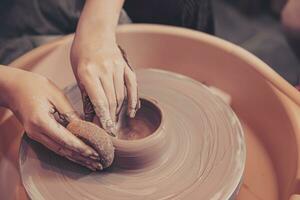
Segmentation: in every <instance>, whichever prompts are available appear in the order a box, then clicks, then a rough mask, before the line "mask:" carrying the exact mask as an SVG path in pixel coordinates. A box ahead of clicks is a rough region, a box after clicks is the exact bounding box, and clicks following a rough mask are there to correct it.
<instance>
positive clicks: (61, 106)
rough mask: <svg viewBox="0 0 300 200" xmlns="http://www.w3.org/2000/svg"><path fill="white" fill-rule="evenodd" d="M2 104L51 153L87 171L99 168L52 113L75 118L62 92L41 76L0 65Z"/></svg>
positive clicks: (94, 157)
mask: <svg viewBox="0 0 300 200" xmlns="http://www.w3.org/2000/svg"><path fill="white" fill-rule="evenodd" d="M0 83H2V84H0V89H2V90H4V91H1V93H2V94H5V96H4V95H3V96H2V97H1V100H2V103H3V105H4V106H5V107H8V108H9V109H11V110H12V111H13V113H14V114H15V115H16V117H17V118H18V120H19V121H20V122H21V123H22V124H23V127H24V129H25V131H26V133H27V135H28V136H29V137H30V138H31V139H33V140H36V141H38V142H40V143H41V144H43V145H44V146H46V147H47V148H49V149H50V150H52V151H54V152H55V153H57V154H59V155H61V156H64V157H66V158H68V159H69V160H71V161H74V162H76V163H79V164H81V165H83V166H85V167H88V168H89V169H91V170H96V169H100V166H99V162H98V160H99V159H100V158H99V155H98V154H97V152H96V151H95V150H94V149H92V148H91V147H89V146H88V145H86V144H85V143H83V142H82V141H81V140H80V139H78V138H77V137H76V136H74V135H73V134H72V133H71V132H69V131H68V130H67V129H66V128H65V127H64V126H62V125H61V124H60V123H59V122H58V121H56V120H55V118H54V113H56V112H57V113H60V116H61V117H64V118H65V119H66V120H68V121H70V120H72V119H75V118H78V116H77V114H76V112H75V111H74V109H73V108H72V106H71V105H70V104H69V102H68V100H67V98H66V97H65V95H64V94H63V93H62V91H61V90H60V89H59V88H57V87H56V86H55V85H54V84H53V83H52V82H51V81H49V80H48V79H46V78H45V77H43V76H40V75H38V74H34V73H32V72H27V71H23V70H19V69H14V68H9V67H1V66H0Z"/></svg>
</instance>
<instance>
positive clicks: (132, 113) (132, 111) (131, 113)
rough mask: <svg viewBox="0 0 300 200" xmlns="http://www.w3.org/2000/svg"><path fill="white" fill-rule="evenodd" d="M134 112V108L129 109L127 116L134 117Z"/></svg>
mask: <svg viewBox="0 0 300 200" xmlns="http://www.w3.org/2000/svg"><path fill="white" fill-rule="evenodd" d="M135 112H136V110H135V109H130V110H129V117H130V118H134V117H135Z"/></svg>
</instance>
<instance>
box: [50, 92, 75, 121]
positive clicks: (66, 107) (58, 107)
mask: <svg viewBox="0 0 300 200" xmlns="http://www.w3.org/2000/svg"><path fill="white" fill-rule="evenodd" d="M50 102H51V104H52V106H53V107H54V109H55V111H57V112H58V119H57V120H58V122H60V123H61V124H62V125H65V126H66V125H67V124H68V123H69V122H70V121H72V120H75V119H79V115H78V113H77V112H76V111H75V110H74V108H73V107H72V105H71V104H70V103H69V101H68V99H67V97H66V96H65V95H64V94H63V93H61V94H56V95H53V96H52V99H50Z"/></svg>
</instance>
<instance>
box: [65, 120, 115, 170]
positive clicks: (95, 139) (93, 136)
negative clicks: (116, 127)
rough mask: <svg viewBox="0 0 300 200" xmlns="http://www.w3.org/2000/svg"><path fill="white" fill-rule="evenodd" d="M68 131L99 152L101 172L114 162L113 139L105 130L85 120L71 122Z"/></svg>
mask: <svg viewBox="0 0 300 200" xmlns="http://www.w3.org/2000/svg"><path fill="white" fill-rule="evenodd" d="M67 129H68V130H69V131H70V132H71V133H73V134H74V135H76V136H77V137H78V138H80V139H81V140H83V141H84V142H85V143H86V144H88V145H89V146H91V147H93V148H94V149H95V150H96V151H97V153H98V154H99V156H100V161H99V162H100V164H101V169H100V170H102V169H104V168H107V167H109V166H110V165H111V164H112V162H113V160H114V147H113V144H112V141H111V139H110V138H109V136H108V135H107V133H106V132H105V131H104V130H103V129H101V128H100V127H98V126H97V125H95V124H93V123H91V122H87V121H83V120H73V121H71V122H70V123H69V124H68V126H67Z"/></svg>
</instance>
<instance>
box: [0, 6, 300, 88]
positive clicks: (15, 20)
mask: <svg viewBox="0 0 300 200" xmlns="http://www.w3.org/2000/svg"><path fill="white" fill-rule="evenodd" d="M83 5H84V1H83V0H43V1H39V0H1V3H0V27H1V28H0V64H9V63H10V62H11V61H12V60H14V59H15V58H17V57H19V56H20V55H22V54H24V53H26V52H27V51H29V50H31V49H33V48H35V47H37V46H39V45H41V44H44V43H46V42H49V41H51V40H53V39H56V38H58V37H61V36H63V35H66V34H70V33H73V32H74V31H75V29H76V24H77V21H78V18H79V16H80V11H81V9H82V7H83ZM124 10H125V11H126V12H122V14H121V19H120V23H130V22H133V23H159V24H168V25H175V26H181V27H186V28H191V29H195V30H198V31H203V32H207V33H209V34H214V35H216V36H218V37H220V38H223V39H225V40H228V41H231V42H233V43H235V44H237V45H239V46H241V47H243V48H245V49H247V50H248V51H250V52H252V53H253V54H255V55H256V56H258V57H259V58H261V59H262V60H263V61H264V62H266V63H267V64H268V65H270V66H271V67H272V68H273V69H274V70H275V71H277V72H278V73H279V74H280V75H281V76H282V77H284V78H285V79H286V80H287V81H288V82H290V83H291V84H292V85H295V86H298V85H299V84H300V1H299V0H151V1H149V0H126V1H125V5H124ZM126 13H127V14H126ZM128 16H129V18H128Z"/></svg>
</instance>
